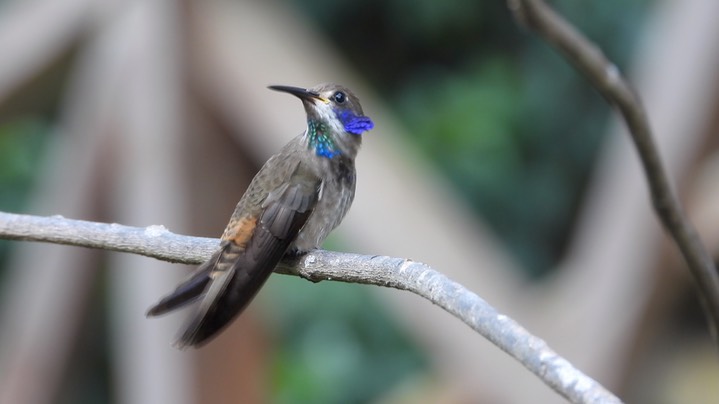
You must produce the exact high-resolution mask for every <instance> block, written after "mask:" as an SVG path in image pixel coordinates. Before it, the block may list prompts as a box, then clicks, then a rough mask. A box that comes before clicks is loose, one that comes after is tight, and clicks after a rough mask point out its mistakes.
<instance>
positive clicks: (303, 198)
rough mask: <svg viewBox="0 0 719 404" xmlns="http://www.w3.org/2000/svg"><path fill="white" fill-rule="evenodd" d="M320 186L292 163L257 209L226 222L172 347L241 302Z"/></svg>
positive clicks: (303, 218) (281, 250)
mask: <svg viewBox="0 0 719 404" xmlns="http://www.w3.org/2000/svg"><path fill="white" fill-rule="evenodd" d="M320 188H321V180H320V179H319V178H317V177H316V176H314V175H313V174H312V173H311V172H310V171H309V170H308V169H306V168H304V166H303V165H302V164H298V165H297V167H296V168H295V170H294V171H293V173H292V175H291V177H290V178H289V179H288V181H286V182H285V183H283V184H282V185H281V186H279V187H277V188H276V189H274V190H272V191H271V192H270V193H269V195H268V196H267V198H266V199H265V201H264V203H263V204H262V209H261V210H260V211H259V213H258V214H256V215H246V216H242V217H240V219H239V220H236V221H234V224H231V226H234V228H230V229H229V231H226V232H225V236H224V238H225V240H224V241H225V243H226V244H225V245H224V246H223V248H222V249H221V250H220V251H219V254H218V255H217V258H216V259H215V260H214V261H212V266H211V269H210V270H209V272H208V274H207V275H206V277H208V278H209V280H208V282H209V285H207V286H206V287H205V289H204V296H203V298H202V301H201V302H200V305H199V307H198V308H197V311H196V312H195V313H194V314H193V315H192V317H191V318H190V321H189V323H188V324H187V325H186V326H185V328H184V329H183V330H184V331H182V333H181V335H180V337H179V338H178V340H177V342H176V343H175V345H176V346H177V347H179V348H183V347H186V346H198V345H201V344H203V343H204V342H206V341H207V340H208V339H209V338H211V337H212V336H214V335H215V334H216V333H217V332H218V331H220V330H221V329H222V328H224V327H225V326H226V325H227V324H229V322H230V321H231V320H232V319H233V318H235V317H236V316H237V315H238V314H239V313H240V312H241V311H242V310H243V309H244V308H245V307H246V306H247V304H248V303H249V302H250V300H252V298H253V297H254V296H255V294H256V293H257V291H258V290H259V289H260V287H261V286H262V285H263V284H264V282H265V281H266V280H267V278H268V277H269V275H270V274H271V273H272V271H273V270H274V268H275V266H276V265H277V263H278V262H279V261H280V259H281V258H282V256H283V255H284V254H285V252H286V251H287V248H288V247H289V246H290V244H291V243H292V242H293V241H294V240H295V238H296V237H297V234H298V233H299V231H300V230H301V229H302V227H303V226H304V225H305V223H306V222H307V219H308V218H309V216H310V214H311V213H312V211H313V209H314V207H315V205H316V204H317V201H318V199H319V195H320ZM201 279H202V278H201ZM206 283H207V282H206ZM188 288H190V289H193V288H194V284H190V285H188ZM193 290H194V289H193Z"/></svg>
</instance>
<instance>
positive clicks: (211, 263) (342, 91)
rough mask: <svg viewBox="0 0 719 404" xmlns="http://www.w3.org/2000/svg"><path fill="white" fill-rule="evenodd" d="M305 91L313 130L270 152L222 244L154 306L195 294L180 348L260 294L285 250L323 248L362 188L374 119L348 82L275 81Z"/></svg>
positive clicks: (199, 340) (204, 337)
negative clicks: (365, 140) (361, 166)
mask: <svg viewBox="0 0 719 404" xmlns="http://www.w3.org/2000/svg"><path fill="white" fill-rule="evenodd" d="M269 88H270V89H272V90H276V91H282V92H286V93H289V94H292V95H294V96H296V97H298V98H299V99H300V100H301V101H302V104H303V105H304V108H305V112H306V113H307V129H306V130H305V131H304V133H302V134H301V135H299V136H297V137H296V138H294V139H292V140H291V141H290V142H289V143H287V144H286V145H285V146H284V147H283V148H282V150H280V152H279V153H277V154H275V155H274V156H272V157H270V159H269V160H267V162H266V163H265V164H264V165H263V166H262V168H261V169H260V171H259V172H258V173H257V175H255V177H254V178H253V179H252V182H251V183H250V185H249V187H248V188H247V190H246V191H245V194H244V195H243V196H242V198H241V199H240V202H239V203H238V204H237V207H236V208H235V211H234V213H233V214H232V217H231V218H230V222H229V223H228V224H227V228H226V229H225V232H224V233H223V235H222V237H221V240H222V241H221V244H220V247H219V249H218V250H217V251H216V252H215V253H214V254H213V255H212V257H211V258H210V259H209V260H208V261H207V262H205V263H204V264H202V265H201V266H200V267H198V268H197V270H195V272H193V273H192V274H191V276H190V277H189V278H188V279H187V280H186V281H184V282H182V283H180V285H178V286H177V288H176V289H175V290H174V291H173V292H172V293H170V294H169V295H167V296H166V297H164V298H163V299H162V300H160V302H158V303H157V304H156V305H154V306H152V307H151V308H150V309H149V311H148V312H147V315H148V316H151V317H152V316H158V315H161V314H164V313H167V312H169V311H172V310H175V309H177V308H179V307H182V306H184V305H186V304H188V303H191V302H193V301H195V300H198V299H199V300H200V302H199V305H198V306H197V308H196V310H195V313H194V314H193V315H192V316H191V317H190V321H189V322H188V323H187V325H186V326H185V327H184V328H183V329H182V331H181V334H180V336H179V338H178V339H177V341H176V342H175V346H176V347H178V348H185V347H187V346H195V347H197V346H201V345H202V344H204V343H206V342H207V341H209V340H210V339H211V338H212V337H214V336H215V335H217V334H218V333H219V332H220V331H221V330H222V329H223V328H224V327H226V326H227V325H228V324H229V323H230V322H231V321H232V320H233V319H234V318H235V317H237V316H238V315H239V314H240V313H241V312H242V310H243V309H244V308H245V307H247V305H248V304H249V302H250V301H251V300H252V298H253V297H254V296H255V295H256V294H257V292H258V291H259V290H260V288H261V287H262V285H263V284H264V283H265V281H266V280H267V278H268V277H269V276H270V274H271V273H272V271H273V270H274V269H275V266H276V265H277V264H278V263H279V261H280V260H281V259H282V257H283V256H285V254H293V255H299V254H303V253H305V252H307V251H309V250H312V249H315V248H319V247H320V245H321V244H322V242H323V241H324V239H325V238H326V237H327V235H328V234H329V233H330V231H332V229H334V228H335V227H337V225H339V224H340V222H341V221H342V219H343V218H344V216H345V214H346V213H347V211H348V210H349V208H350V205H351V204H352V200H353V199H354V194H355V163H354V159H355V156H356V155H357V151H358V150H359V148H360V144H361V141H362V133H364V132H366V131H368V130H370V129H372V128H373V127H374V123H373V122H372V120H371V119H370V118H369V117H367V116H365V115H364V113H363V112H362V107H361V106H360V103H359V100H358V99H357V97H356V96H355V95H354V94H352V92H351V91H350V90H348V89H347V88H345V87H343V86H340V85H337V84H332V83H327V84H320V85H318V86H315V87H312V88H309V89H304V88H298V87H288V86H270V87H269Z"/></svg>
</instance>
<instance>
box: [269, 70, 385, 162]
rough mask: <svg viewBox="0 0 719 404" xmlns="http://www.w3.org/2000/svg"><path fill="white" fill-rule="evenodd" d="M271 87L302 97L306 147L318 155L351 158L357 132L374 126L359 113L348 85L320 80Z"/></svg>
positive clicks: (357, 144)
mask: <svg viewBox="0 0 719 404" xmlns="http://www.w3.org/2000/svg"><path fill="white" fill-rule="evenodd" d="M269 88H270V89H272V90H276V91H282V92H285V93H289V94H292V95H294V96H296V97H298V98H299V99H300V100H302V104H303V105H304V107H305V112H306V113H307V135H306V136H307V140H308V146H309V147H311V148H313V149H314V150H315V153H316V154H317V155H318V156H321V157H326V158H330V159H331V158H334V157H336V156H338V155H346V156H348V157H350V158H354V157H355V155H356V154H357V150H358V149H359V145H360V143H361V135H362V133H363V132H366V131H368V130H370V129H372V128H373V127H374V123H373V122H372V120H371V119H370V118H369V117H367V116H365V115H364V113H363V112H362V106H361V105H360V103H359V99H358V98H357V96H355V95H354V94H353V93H352V92H351V91H350V90H349V89H348V88H346V87H343V86H341V85H339V84H334V83H324V84H319V85H317V86H315V87H312V88H307V89H305V88H300V87H289V86H270V87H269Z"/></svg>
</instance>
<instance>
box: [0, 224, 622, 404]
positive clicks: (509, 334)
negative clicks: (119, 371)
mask: <svg viewBox="0 0 719 404" xmlns="http://www.w3.org/2000/svg"><path fill="white" fill-rule="evenodd" d="M0 239H10V240H23V241H44V242H50V243H57V244H67V245H73V246H80V247H90V248H100V249H104V250H110V251H121V252H128V253H133V254H140V255H144V256H147V257H153V258H157V259H161V260H164V261H170V262H181V263H186V264H199V263H201V262H203V261H204V260H206V259H208V258H209V257H210V255H212V252H213V251H214V250H215V249H216V248H217V246H218V244H219V240H217V239H211V238H201V237H190V236H182V235H178V234H173V233H171V232H170V231H168V230H167V229H166V228H165V227H163V226H157V225H154V226H149V227H144V228H141V227H130V226H123V225H119V224H114V223H113V224H106V223H96V222H87V221H82V220H71V219H65V218H63V217H61V216H51V217H39V216H30V215H17V214H11V213H3V212H0ZM278 272H280V273H284V274H293V275H298V276H301V277H303V278H306V279H309V280H312V281H314V282H317V281H321V280H333V281H340V282H349V283H362V284H368V285H377V286H386V287H392V288H396V289H401V290H407V291H410V292H412V293H415V294H417V295H419V296H422V297H424V298H425V299H427V300H429V301H431V302H432V303H434V304H436V305H437V306H439V307H441V308H442V309H444V310H445V311H447V312H449V313H451V314H452V315H454V316H455V317H457V318H459V319H460V320H462V321H463V322H464V323H465V324H467V325H468V326H470V327H471V328H472V329H474V330H475V331H477V332H478V333H479V334H481V335H482V336H484V337H485V338H487V339H488V340H489V341H491V342H492V343H493V344H495V345H496V346H498V347H499V348H500V349H502V350H503V351H505V352H507V353H508V354H510V355H511V356H512V357H514V358H515V359H517V360H518V361H519V362H520V363H522V364H523V365H524V366H525V367H526V368H527V369H529V370H530V371H531V372H532V373H534V374H536V375H537V376H538V377H539V378H540V379H541V380H542V381H544V383H546V384H547V385H548V386H550V387H551V388H552V389H554V390H555V391H557V392H558V393H559V394H561V395H562V396H564V397H565V398H567V399H568V400H570V401H571V402H573V403H620V402H621V401H620V400H619V398H617V397H615V396H614V395H612V393H610V392H609V391H607V390H606V389H605V388H604V387H602V386H601V385H600V384H599V383H597V382H596V381H595V380H593V379H591V378H589V377H588V376H586V375H585V374H583V373H582V372H581V371H579V370H578V369H576V368H574V367H573V366H572V365H571V364H570V363H569V362H568V361H567V360H565V359H564V358H562V357H561V356H559V355H558V354H557V353H556V352H554V351H553V350H552V349H550V348H549V347H548V346H547V344H546V343H545V342H544V341H543V340H541V339H539V338H537V337H535V336H533V335H532V334H530V333H529V332H528V331H527V330H525V329H524V328H523V327H522V326H520V325H519V324H518V323H517V322H515V321H514V320H512V319H511V318H509V317H507V316H505V315H503V314H500V313H499V312H497V310H495V309H494V308H493V307H492V306H490V305H489V304H488V303H487V302H485V301H484V300H482V299H481V298H480V297H479V296H477V295H476V294H474V293H472V292H471V291H469V290H467V289H466V288H464V287H463V286H462V285H460V284H458V283H456V282H454V281H452V280H450V279H449V278H447V277H446V276H444V275H442V274H441V273H439V272H438V271H436V270H434V269H432V268H430V267H429V266H427V265H425V264H422V263H419V262H414V261H411V260H408V259H403V258H392V257H384V256H367V255H359V254H350V253H340V252H333V251H324V250H316V251H313V252H310V253H308V254H306V255H304V256H302V257H300V258H298V259H294V260H292V261H285V262H283V263H282V264H281V265H280V266H279V267H278Z"/></svg>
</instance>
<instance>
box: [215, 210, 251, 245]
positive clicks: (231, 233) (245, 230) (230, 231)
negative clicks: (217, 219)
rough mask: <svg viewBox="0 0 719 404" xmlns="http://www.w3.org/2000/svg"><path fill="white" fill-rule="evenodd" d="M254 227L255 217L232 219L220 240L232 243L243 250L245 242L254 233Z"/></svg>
mask: <svg viewBox="0 0 719 404" xmlns="http://www.w3.org/2000/svg"><path fill="white" fill-rule="evenodd" d="M256 226H257V217H254V216H243V217H241V218H239V219H232V220H230V223H229V224H228V225H227V228H226V229H225V232H224V234H222V239H223V240H228V241H232V242H233V243H235V244H236V245H237V246H239V247H240V248H245V247H246V246H247V242H248V241H249V240H250V238H251V237H252V234H253V233H254V232H255V227H256Z"/></svg>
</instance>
